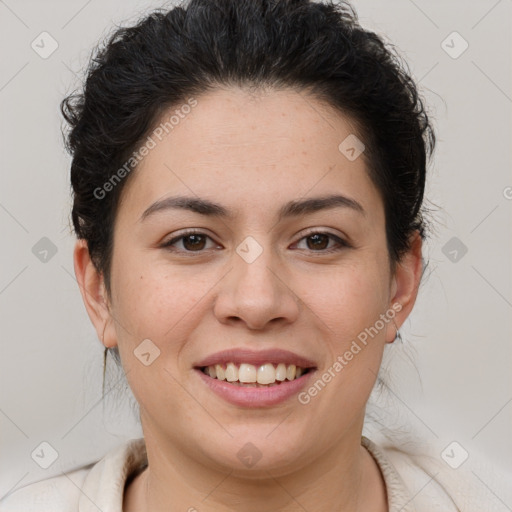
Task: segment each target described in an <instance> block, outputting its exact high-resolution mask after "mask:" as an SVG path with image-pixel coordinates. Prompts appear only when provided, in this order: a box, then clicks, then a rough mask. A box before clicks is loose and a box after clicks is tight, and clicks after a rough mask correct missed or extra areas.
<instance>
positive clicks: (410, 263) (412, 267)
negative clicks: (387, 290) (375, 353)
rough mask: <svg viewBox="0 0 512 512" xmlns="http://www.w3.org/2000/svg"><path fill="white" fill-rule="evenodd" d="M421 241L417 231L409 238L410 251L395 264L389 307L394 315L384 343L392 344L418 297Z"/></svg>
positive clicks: (420, 270) (421, 264)
mask: <svg viewBox="0 0 512 512" xmlns="http://www.w3.org/2000/svg"><path fill="white" fill-rule="evenodd" d="M421 248H422V240H421V236H420V233H419V231H415V232H414V234H413V235H412V236H411V242H410V249H409V250H408V251H407V252H406V253H405V254H404V255H403V257H402V259H401V260H400V262H399V263H397V266H396V270H395V274H394V275H393V276H392V278H391V294H390V307H391V309H393V310H394V311H395V312H396V314H395V317H394V319H393V322H389V323H388V325H387V331H386V342H387V343H392V342H393V341H394V340H395V338H396V335H397V329H399V328H400V327H401V326H402V324H403V323H404V322H405V320H406V319H407V317H408V316H409V314H410V312H411V311H412V308H413V307H414V304H415V302H416V297H417V295H418V289H419V286H420V281H421V275H422V273H423V258H422V252H421Z"/></svg>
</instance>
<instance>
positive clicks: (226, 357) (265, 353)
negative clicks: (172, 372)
mask: <svg viewBox="0 0 512 512" xmlns="http://www.w3.org/2000/svg"><path fill="white" fill-rule="evenodd" d="M224 363H226V364H227V363H235V364H237V365H240V364H242V363H248V364H253V365H254V366H260V365H262V364H265V363H273V364H279V363H284V364H285V365H287V366H288V365H290V364H294V365H295V366H300V367H301V368H316V365H315V363H314V362H313V361H311V360H309V359H307V358H306V357H303V356H299V355H298V354H294V353H293V352H290V351H289V350H283V349H267V350H259V351H254V350H249V349H243V348H234V349H228V350H223V351H221V352H215V354H211V355H209V356H207V357H205V358H204V359H202V360H201V361H199V362H198V363H196V364H195V365H194V367H196V368H202V367H204V366H214V365H216V364H224Z"/></svg>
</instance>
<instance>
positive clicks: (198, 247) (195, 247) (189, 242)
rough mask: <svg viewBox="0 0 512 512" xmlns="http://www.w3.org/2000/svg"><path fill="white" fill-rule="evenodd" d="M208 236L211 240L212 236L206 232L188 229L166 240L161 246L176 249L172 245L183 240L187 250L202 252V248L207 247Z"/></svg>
mask: <svg viewBox="0 0 512 512" xmlns="http://www.w3.org/2000/svg"><path fill="white" fill-rule="evenodd" d="M207 238H209V239H210V240H211V238H210V237H209V236H208V235H206V234H205V233H202V232H200V231H195V230H188V231H185V232H184V233H182V234H181V235H180V236H176V237H174V238H171V239H170V240H168V241H167V242H164V243H163V244H162V245H161V247H163V248H168V249H169V250H172V251H174V250H175V249H174V248H172V246H174V245H175V244H176V243H177V242H179V241H181V240H183V247H184V248H185V252H202V249H204V248H205V247H204V246H205V241H206V239H207Z"/></svg>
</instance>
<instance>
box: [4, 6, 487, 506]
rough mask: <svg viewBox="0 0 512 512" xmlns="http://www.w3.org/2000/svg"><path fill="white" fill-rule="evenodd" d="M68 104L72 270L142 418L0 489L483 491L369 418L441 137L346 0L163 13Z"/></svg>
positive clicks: (55, 493)
mask: <svg viewBox="0 0 512 512" xmlns="http://www.w3.org/2000/svg"><path fill="white" fill-rule="evenodd" d="M62 110H63V114H64V116H65V118H66V120H67V121H68V122H69V123H70V125H71V128H72V129H71V132H70V134H69V139H68V145H69V149H70V151H71V153H72V155H73V161H72V168H71V182H72V186H73V192H74V204H73V211H72V218H73V223H74V227H75V231H76V234H77V237H78V241H77V243H76V248H75V253H74V265H75V272H76V276H77V279H78V282H79V285H80V291H81V293H82V297H83V300H84V304H85V307H86V309H87V312H88V314H89V317H90V319H91V321H92V323H93V325H94V327H95V329H96V331H97V334H98V337H99V339H101V342H102V343H103V345H104V346H105V348H106V350H109V351H111V352H112V353H113V355H114V356H115V357H117V358H118V361H119V362H120V364H122V367H123V369H124V371H125V374H126V377H127V380H128V382H129V385H130V387H131V389H132V391H133V394H134V396H135V398H136V399H137V402H138V404H139V406H140V420H141V425H142V429H143V432H144V438H143V439H140V440H134V441H131V442H129V443H127V444H126V445H123V446H122V447H120V448H118V449H116V450H113V451H112V452H110V453H108V454H107V455H106V456H105V457H104V458H103V459H102V460H101V461H98V462H97V463H94V464H91V465H88V466H84V467H81V468H79V469H77V470H76V471H73V472H71V473H69V474H67V475H63V476H60V477H56V478H53V479H49V480H47V481H43V482H39V483H36V484H32V485H30V486H27V487H26V488H23V489H21V490H19V491H17V492H16V493H13V494H12V495H11V496H9V497H8V498H7V500H6V501H5V504H4V508H2V510H25V511H26V510H32V509H33V510H36V509H37V510H38V511H40V512H41V511H43V510H44V511H46V510H52V511H53V512H56V511H58V510H59V511H60V510H62V511H64V510H66V511H71V510H80V511H81V512H85V511H89V510H102V511H103V512H107V511H108V512H121V511H123V512H133V511H138V512H143V511H160V510H162V511H163V510H166V511H187V510H188V511H195V510H198V511H211V512H213V511H225V510H237V511H243V512H249V511H261V510H272V511H275V510H279V511H283V512H284V511H286V512H288V511H290V512H291V511H297V510H308V511H311V512H313V511H315V512H323V511H333V510H336V511H338V510H339V511H344V512H349V511H350V512H355V511H363V510H364V511H370V510H371V511H373V512H384V511H386V512H398V511H403V512H407V511H413V510H416V511H419V512H421V511H429V512H430V511H432V510H442V511H443V512H445V511H446V512H448V511H455V510H477V508H473V505H474V504H476V501H473V502H471V503H467V499H466V498H467V496H466V495H465V493H464V492H463V489H464V488H463V487H462V484H461V486H460V487H458V488H457V489H456V488H455V487H453V486H452V487H450V485H451V484H450V482H449V481H448V480H446V481H443V480H442V476H443V474H444V473H442V470H441V469H438V470H429V469H425V466H421V465H418V464H414V463H413V460H412V459H410V458H408V457H407V456H406V455H405V454H400V453H399V452H396V451H395V452H393V451H391V450H389V451H388V450H385V449H384V448H383V447H380V446H378V445H377V444H375V443H373V442H372V441H371V440H370V439H368V438H366V437H364V436H362V429H363V425H364V421H365V410H366V405H367V401H368V398H369V396H370V392H371V390H372V388H373V387H374V385H375V382H376V379H377V374H378V371H379V367H380V364H381V360H382V356H383V351H384V348H385V346H386V344H390V343H393V342H394V340H395V339H396V338H397V337H398V336H399V329H400V326H401V325H402V324H403V323H404V321H405V320H406V318H407V317H408V315H409V314H410V313H411V311H412V309H413V307H414V303H415V300H416V296H417V293H418V288H419V284H420V279H421V275H422V269H423V264H422V250H421V249H422V240H423V239H424V237H425V230H424V220H423V217H422V201H423V194H424V185H425V174H426V172H425V171H426V164H427V161H428V157H429V156H430V154H431V152H432V150H433V148H434V140H435V137H434V134H433V130H432V127H431V125H430V122H429V119H428V117H427V115H426V113H425V109H424V107H423V104H422V101H421V100H420V98H419V96H418V92H417V89H416V86H415V84H414V82H413V81H412V79H411V78H410V76H409V75H408V74H407V72H406V71H405V69H404V67H403V66H402V65H401V62H400V60H399V59H398V58H397V57H396V56H395V54H394V53H393V52H392V51H391V50H390V49H389V48H388V47H387V46H386V45H385V44H384V43H383V42H382V40H381V39H380V38H379V37H378V36H377V35H375V34H374V33H372V32H369V31H367V30H364V29H362V28H361V27H360V26H359V24H358V22H357V18H356V15H355V13H354V12H353V10H352V9H351V7H350V6H349V5H348V4H347V3H339V4H328V3H323V4H322V3H315V2H308V1H306V0H294V1H292V0H284V1H277V2H276V1H272V0H250V1H249V0H245V1H241V0H191V2H190V3H189V4H188V5H187V6H184V7H176V8H173V9H171V10H169V11H168V12H155V13H154V14H152V15H150V16H148V17H147V18H145V19H144V20H142V21H141V22H140V23H139V24H137V25H136V26H133V27H130V28H122V29H119V30H118V31H117V32H116V33H115V34H114V35H113V36H112V38H111V39H110V41H109V42H108V44H107V45H106V47H105V48H104V49H102V50H100V51H99V52H98V53H97V55H96V56H95V59H94V60H93V61H92V63H91V65H90V68H89V74H88V77H87V81H86V83H85V87H84V91H83V93H82V94H79V95H76V96H70V97H68V98H66V100H65V101H64V102H63V105H62ZM432 464H434V463H432ZM430 467H434V465H432V466H430ZM434 471H438V472H437V473H434ZM456 491H459V492H456ZM478 510H481V509H478ZM489 510H490V508H489Z"/></svg>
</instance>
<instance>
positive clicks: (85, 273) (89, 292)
mask: <svg viewBox="0 0 512 512" xmlns="http://www.w3.org/2000/svg"><path fill="white" fill-rule="evenodd" d="M73 261H74V268H75V275H76V279H77V282H78V286H79V288H80V293H81V295H82V300H83V301H84V305H85V308H86V310H87V314H88V315H89V318H90V320H91V322H92V323H93V325H94V328H95V329H96V333H97V335H98V339H100V340H101V342H102V343H103V344H104V345H105V346H106V347H109V348H111V347H114V346H116V342H115V333H114V332H110V331H112V329H109V327H110V326H112V325H113V322H112V315H111V312H110V306H109V300H108V295H107V292H106V288H105V283H104V280H103V276H102V275H101V274H100V273H99V272H98V270H97V269H96V267H95V266H94V263H93V262H92V260H91V257H90V254H89V248H88V246H87V242H86V241H85V240H77V242H76V244H75V249H74V254H73Z"/></svg>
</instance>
